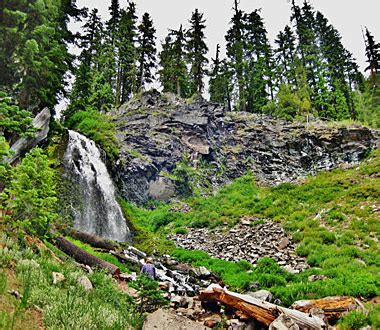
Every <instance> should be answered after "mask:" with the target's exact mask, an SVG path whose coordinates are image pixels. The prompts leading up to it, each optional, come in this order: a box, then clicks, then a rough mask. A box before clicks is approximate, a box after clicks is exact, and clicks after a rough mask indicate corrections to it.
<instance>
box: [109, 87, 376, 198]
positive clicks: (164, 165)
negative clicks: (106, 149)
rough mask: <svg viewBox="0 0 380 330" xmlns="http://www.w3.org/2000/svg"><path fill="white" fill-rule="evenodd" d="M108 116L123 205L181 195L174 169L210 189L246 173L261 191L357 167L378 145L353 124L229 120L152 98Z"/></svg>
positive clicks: (197, 105)
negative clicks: (182, 167) (117, 147)
mask: <svg viewBox="0 0 380 330" xmlns="http://www.w3.org/2000/svg"><path fill="white" fill-rule="evenodd" d="M112 116H113V118H114V122H115V124H116V126H117V130H118V139H119V141H120V143H121V145H122V154H121V158H120V159H119V161H118V162H117V164H115V166H114V177H115V179H116V181H117V183H118V186H119V189H120V191H121V193H122V195H123V197H125V198H127V199H128V200H130V201H134V202H137V203H144V202H147V201H148V200H149V199H157V200H165V201H166V200H169V199H171V198H173V197H175V196H176V195H178V193H179V192H181V189H179V187H178V182H176V178H175V175H174V176H173V171H174V170H175V169H176V167H177V164H178V163H179V162H183V163H186V165H189V166H188V167H187V168H191V167H192V168H194V169H196V171H195V172H196V175H198V177H200V178H199V179H198V184H199V185H204V186H205V187H208V188H210V187H211V189H213V188H217V187H219V186H220V185H223V184H226V183H228V182H230V181H231V180H233V179H235V178H237V177H239V176H241V175H243V174H245V173H246V172H247V171H252V172H253V173H254V175H255V178H256V180H257V181H258V182H259V183H262V184H271V185H273V184H279V183H283V182H292V181H295V180H296V179H297V178H300V177H303V176H306V175H309V174H315V173H316V172H318V171H322V170H330V169H333V168H335V167H338V166H339V165H341V164H345V163H347V164H356V163H358V162H359V161H361V160H362V159H363V158H364V157H365V156H366V155H367V153H368V152H369V151H370V150H371V148H374V147H376V146H378V145H379V133H378V132H377V131H373V130H370V129H368V128H366V127H364V126H361V125H357V124H352V125H348V126H342V125H340V124H338V123H326V122H322V121H316V120H314V121H312V122H309V123H302V122H287V121H284V120H281V119H274V118H271V117H269V116H264V115H260V114H251V113H245V112H226V111H225V110H224V109H223V108H222V107H221V106H219V105H218V104H215V103H211V102H207V101H205V100H203V99H202V98H197V99H195V100H193V102H191V103H190V102H188V103H186V102H185V101H183V100H180V99H178V98H176V97H175V96H172V95H168V94H162V95H161V94H159V93H158V92H156V91H151V92H148V93H145V94H144V95H143V96H142V97H141V98H140V99H139V100H132V101H130V102H129V103H127V104H125V105H123V106H121V107H120V108H119V109H117V110H114V111H113V112H112ZM174 173H175V172H174ZM189 175H190V176H191V173H190V174H189ZM189 179H190V180H191V177H190V178H189Z"/></svg>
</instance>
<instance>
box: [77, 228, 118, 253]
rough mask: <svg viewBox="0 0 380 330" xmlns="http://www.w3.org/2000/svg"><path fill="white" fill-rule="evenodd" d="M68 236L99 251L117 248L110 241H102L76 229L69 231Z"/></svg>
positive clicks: (115, 244)
mask: <svg viewBox="0 0 380 330" xmlns="http://www.w3.org/2000/svg"><path fill="white" fill-rule="evenodd" d="M70 235H71V236H72V237H74V238H76V239H79V240H80V241H81V242H83V243H87V244H89V245H91V246H93V247H96V248H100V249H105V250H116V249H117V248H118V247H119V245H118V244H117V243H115V242H113V241H111V240H108V239H104V238H102V237H99V236H96V235H92V234H89V233H85V232H83V231H79V230H76V229H73V230H71V231H70Z"/></svg>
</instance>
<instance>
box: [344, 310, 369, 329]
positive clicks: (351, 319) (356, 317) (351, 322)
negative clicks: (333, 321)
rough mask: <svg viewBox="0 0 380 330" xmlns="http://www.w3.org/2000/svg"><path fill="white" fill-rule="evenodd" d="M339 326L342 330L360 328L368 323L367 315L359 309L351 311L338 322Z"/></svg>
mask: <svg viewBox="0 0 380 330" xmlns="http://www.w3.org/2000/svg"><path fill="white" fill-rule="evenodd" d="M338 324H339V328H340V329H342V330H346V329H347V330H351V329H360V328H363V327H364V326H366V325H367V324H368V319H367V316H365V315H364V314H363V313H362V312H360V311H353V312H351V313H349V314H347V315H345V316H343V318H342V319H341V320H339V322H338Z"/></svg>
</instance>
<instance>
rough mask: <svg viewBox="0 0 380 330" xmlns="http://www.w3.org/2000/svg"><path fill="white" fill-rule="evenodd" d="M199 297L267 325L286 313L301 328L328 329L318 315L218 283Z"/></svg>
mask: <svg viewBox="0 0 380 330" xmlns="http://www.w3.org/2000/svg"><path fill="white" fill-rule="evenodd" d="M199 299H200V300H202V301H210V300H214V301H219V302H221V303H223V304H225V305H227V306H229V307H232V308H234V309H237V310H239V311H241V312H243V313H244V314H245V315H247V316H249V317H251V318H253V319H255V320H257V321H259V322H261V323H263V324H264V325H266V326H269V325H270V324H271V323H272V322H273V321H274V320H276V319H277V318H278V317H279V316H281V315H284V316H286V317H288V318H291V319H292V320H293V321H294V322H295V323H296V324H297V325H298V326H299V328H301V329H327V326H326V323H325V322H324V321H323V320H322V319H321V318H319V317H317V316H313V315H309V314H306V313H303V312H300V311H297V310H292V309H289V308H284V307H281V306H277V305H275V304H271V303H268V302H265V301H261V300H259V299H256V298H253V297H251V296H248V295H242V294H238V293H234V292H230V291H228V290H227V289H222V288H221V287H220V286H216V285H213V286H210V287H209V288H207V289H206V290H204V291H202V292H201V293H200V295H199Z"/></svg>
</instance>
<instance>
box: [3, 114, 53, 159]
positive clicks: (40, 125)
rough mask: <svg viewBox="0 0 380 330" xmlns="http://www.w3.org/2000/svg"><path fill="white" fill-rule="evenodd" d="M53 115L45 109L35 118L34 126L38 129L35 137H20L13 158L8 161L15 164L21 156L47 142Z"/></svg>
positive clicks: (13, 147)
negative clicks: (44, 141)
mask: <svg viewBox="0 0 380 330" xmlns="http://www.w3.org/2000/svg"><path fill="white" fill-rule="evenodd" d="M50 118H51V113H50V110H49V109H48V108H44V109H43V110H42V111H41V112H39V113H38V114H37V116H36V117H34V119H33V122H32V126H33V127H34V128H35V129H36V132H35V133H34V135H33V136H23V137H20V138H19V139H18V140H17V141H16V142H15V143H14V144H13V145H12V147H11V150H12V156H11V157H10V158H9V159H7V161H8V162H9V163H11V164H12V163H14V162H15V161H16V160H17V159H18V158H19V157H20V156H22V155H23V154H25V153H26V152H28V151H29V150H31V149H33V148H34V147H35V146H37V145H38V144H39V143H40V142H41V141H43V140H45V139H46V137H47V135H48V133H49V125H50Z"/></svg>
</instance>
